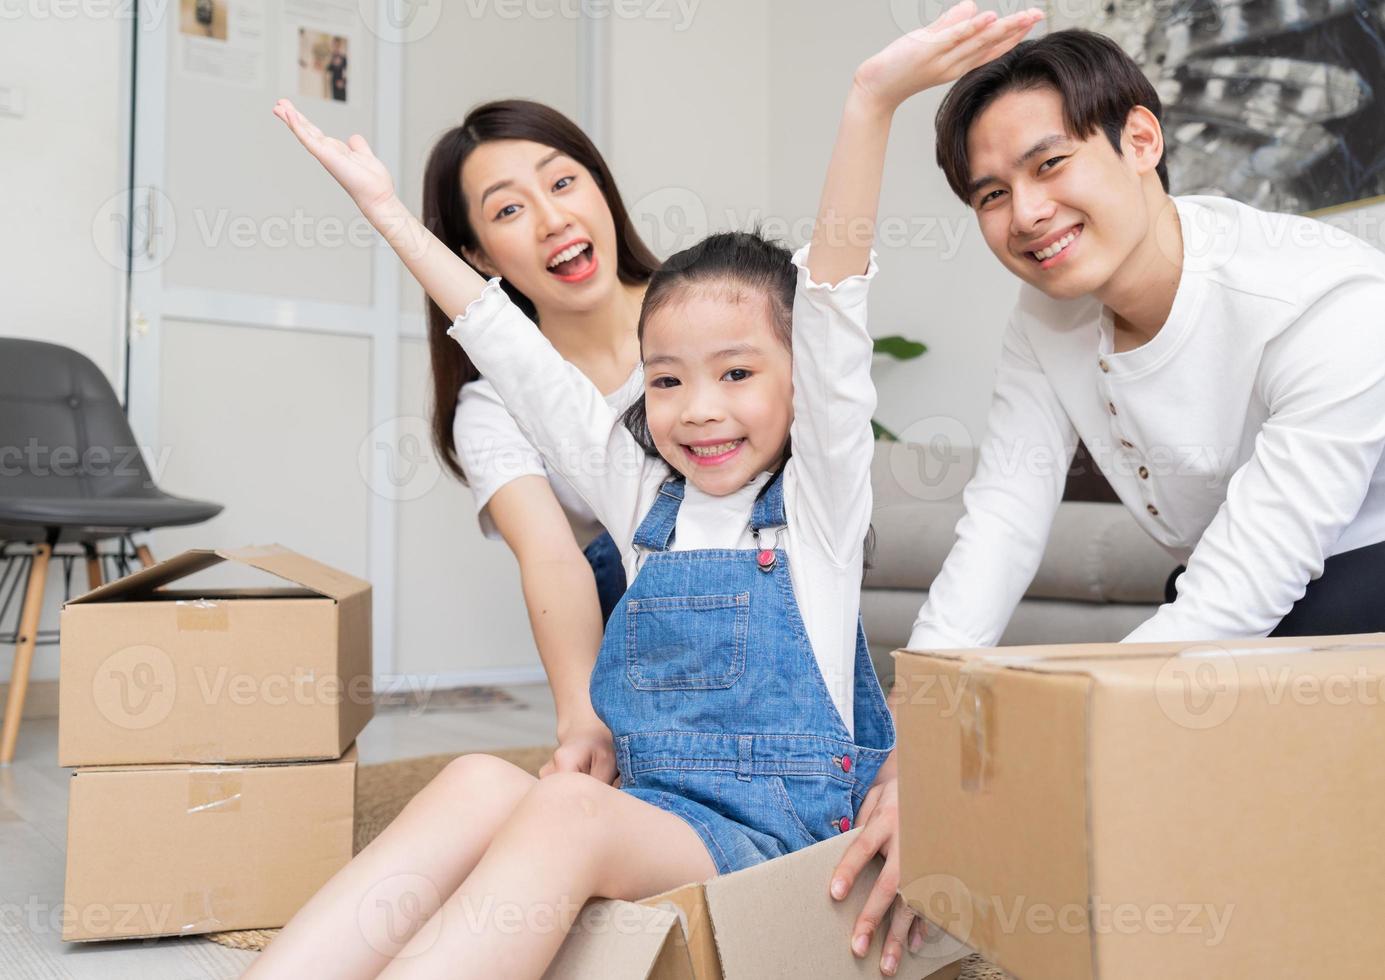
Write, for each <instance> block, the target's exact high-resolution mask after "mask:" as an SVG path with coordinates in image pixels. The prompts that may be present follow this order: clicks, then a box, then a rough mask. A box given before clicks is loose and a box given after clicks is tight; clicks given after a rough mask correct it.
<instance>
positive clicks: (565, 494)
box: [452, 365, 644, 548]
mask: <svg viewBox="0 0 1385 980" xmlns="http://www.w3.org/2000/svg"><path fill="white" fill-rule="evenodd" d="M642 394H644V368H643V367H642V366H639V365H636V367H635V369H634V370H633V371H631V372H630V376H629V377H628V378H626V379H625V381H624V382H623V383H622V384H621V386H620V387H619V388H617V389H616V390H615V391H613V392H611V393H610V394H608V395H606V396H605V398H606V404H608V405H610V406H611V410H612V411H614V412H615V413H616V414H620V413H622V412H624V411H625V410H626V409H627V408H629V407H630V404H631V403H632V402H634V401H636V400H637V399H638V398H639V397H640V395H642ZM452 445H453V446H454V447H455V448H456V451H457V459H458V461H459V462H460V463H461V464H462V472H464V473H465V474H466V479H467V485H468V486H469V487H470V488H471V494H472V499H473V500H474V501H475V505H476V519H477V521H478V522H479V523H480V525H481V533H482V534H484V535H485V536H486V537H488V538H491V539H493V540H499V539H500V536H501V535H500V529H499V528H497V527H496V526H495V522H494V521H493V520H492V519H491V515H490V500H491V497H493V496H495V493H496V491H498V490H499V489H500V488H501V487H504V486H506V485H507V484H509V483H511V482H512V481H514V480H517V479H519V478H520V477H522V476H541V477H543V478H544V479H545V480H547V481H548V483H549V486H551V487H552V488H553V496H554V497H555V498H556V499H557V501H558V506H560V507H562V509H563V514H564V515H565V516H566V517H567V520H568V524H570V525H571V526H572V535H573V537H574V538H575V539H576V540H577V544H578V545H580V546H581V547H583V548H585V547H586V546H587V545H589V544H590V543H591V542H592V540H593V539H594V538H596V537H598V536H599V535H600V534H601V532H602V530H603V528H602V527H601V522H600V521H598V520H597V519H596V515H595V514H593V513H592V510H591V508H590V507H588V506H587V503H586V501H585V500H583V499H582V498H581V497H579V496H578V495H577V491H576V490H573V489H572V485H571V484H570V483H568V482H567V480H565V479H563V476H562V474H561V473H555V472H553V471H552V470H550V469H549V468H548V466H547V465H546V464H545V463H544V461H543V456H541V455H540V454H539V451H538V450H537V449H535V448H534V447H533V446H532V445H530V443H529V440H528V439H526V438H525V437H524V433H523V432H521V431H520V429H519V426H518V425H517V424H516V423H515V420H514V419H513V418H512V417H511V416H510V413H509V412H508V411H507V410H506V408H505V403H504V402H502V401H501V400H500V394H499V393H498V392H497V391H496V390H495V386H494V385H492V384H491V383H490V382H489V381H488V380H486V379H485V378H478V379H477V380H475V381H471V382H469V383H467V384H464V385H462V390H461V391H460V392H459V393H458V395H457V410H456V412H455V413H454V414H453V416H452Z"/></svg>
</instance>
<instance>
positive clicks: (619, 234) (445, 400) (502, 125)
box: [423, 99, 659, 483]
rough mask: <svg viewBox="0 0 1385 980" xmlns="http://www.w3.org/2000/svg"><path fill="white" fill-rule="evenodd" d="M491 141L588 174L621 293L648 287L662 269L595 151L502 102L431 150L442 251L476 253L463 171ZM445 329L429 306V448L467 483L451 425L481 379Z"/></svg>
mask: <svg viewBox="0 0 1385 980" xmlns="http://www.w3.org/2000/svg"><path fill="white" fill-rule="evenodd" d="M495 140H529V141H531V142H534V143H540V144H542V145H544V146H549V147H552V148H553V149H555V150H561V151H562V152H563V153H565V154H566V155H567V156H569V157H571V158H572V159H573V160H576V161H577V162H578V163H580V164H582V166H584V167H586V168H587V170H588V171H590V172H591V175H592V178H593V179H594V180H595V181H596V184H597V186H598V187H600V188H601V194H602V196H603V197H605V198H606V204H607V206H608V207H609V208H610V209H611V217H612V218H613V219H614V220H615V228H616V275H617V276H618V277H619V279H620V281H621V282H623V283H625V284H626V285H634V284H638V283H646V282H648V281H649V278H650V276H652V275H653V274H654V270H655V268H657V267H658V265H659V261H658V259H656V258H655V257H654V253H653V252H651V251H650V250H649V248H648V247H647V246H646V245H645V244H644V242H643V241H641V240H640V237H639V235H638V234H637V233H636V232H635V230H634V228H633V227H632V226H631V224H630V216H629V214H628V213H627V212H626V210H625V202H624V201H622V200H621V197H620V191H619V190H617V189H616V181H615V178H614V177H613V176H612V175H611V170H610V168H609V167H607V166H606V161H605V160H604V159H603V158H602V156H601V153H600V151H599V150H597V148H596V146H595V144H593V143H592V141H591V140H590V139H588V138H587V134H586V133H584V132H582V130H581V129H580V128H579V127H578V126H577V124H576V123H574V122H573V121H572V120H571V119H569V118H567V116H565V115H563V114H562V113H561V112H559V111H558V110H556V109H553V108H550V107H549V106H546V105H543V104H542V103H539V102H530V101H527V100H525V99H504V100H501V101H498V102H487V103H485V104H483V105H479V106H477V107H476V108H474V109H472V110H471V111H470V112H468V113H467V115H466V118H465V119H463V120H462V124H461V125H460V126H457V127H455V128H453V129H449V130H448V131H447V132H446V133H444V134H443V135H442V136H441V137H440V138H439V139H438V141H437V143H435V144H434V145H433V150H432V152H431V153H430V154H429V155H428V165H427V167H426V168H425V169H424V172H423V224H424V226H425V227H427V228H428V230H429V231H431V232H432V233H433V234H435V235H437V236H438V238H439V239H440V240H441V241H442V243H443V244H444V245H446V246H447V247H448V248H450V249H451V250H452V251H453V252H454V253H456V254H457V255H458V256H462V249H464V248H468V249H475V248H476V247H477V245H478V239H477V237H476V229H475V228H473V227H472V226H471V221H470V220H469V219H468V218H467V212H466V201H465V200H464V199H463V198H462V177H461V175H462V164H464V163H465V162H466V160H467V157H469V156H471V154H472V152H473V151H475V149H476V148H477V147H478V146H480V145H482V144H483V143H490V142H493V141H495ZM463 259H464V257H463ZM468 264H470V263H468ZM477 271H478V273H479V272H480V270H477ZM480 274H481V275H483V276H484V275H485V274H484V273H480ZM501 286H502V288H504V290H505V292H506V293H507V294H509V297H510V299H512V300H513V301H514V302H515V304H516V305H517V306H518V307H519V308H520V309H521V310H523V311H524V313H525V314H526V315H527V316H529V317H530V318H531V319H535V320H537V312H536V311H535V309H534V304H533V303H532V302H530V300H529V297H527V296H525V295H524V294H523V293H521V292H520V291H519V290H517V289H515V288H514V286H512V285H511V284H510V283H509V282H507V281H505V280H504V279H502V280H501ZM450 326H452V321H450V320H449V319H448V318H447V314H445V313H443V311H442V310H441V309H439V308H438V305H437V304H436V303H434V302H433V301H432V300H431V299H429V300H428V351H429V354H430V356H431V360H432V364H433V417H432V432H433V448H434V450H435V451H436V452H437V454H438V459H440V460H442V462H443V464H444V465H445V466H446V467H447V468H448V469H449V470H451V471H452V472H453V473H454V474H455V475H456V476H457V478H458V479H459V480H461V481H462V482H463V483H465V482H466V474H465V473H463V472H462V467H461V463H460V462H459V461H458V459H457V450H456V447H455V446H454V445H453V442H452V419H453V416H454V414H455V413H456V410H457V392H458V391H460V390H461V387H462V385H464V384H466V383H467V382H469V381H475V380H476V379H477V378H478V377H480V372H479V371H477V370H476V365H474V364H472V363H471V358H469V357H467V355H466V352H465V351H464V350H462V348H461V345H460V344H458V343H457V342H456V341H455V340H453V339H452V338H451V337H449V336H447V328H448V327H450Z"/></svg>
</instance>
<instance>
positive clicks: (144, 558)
mask: <svg viewBox="0 0 1385 980" xmlns="http://www.w3.org/2000/svg"><path fill="white" fill-rule="evenodd" d="M135 554H137V555H139V563H140V564H141V565H143V566H144V567H145V568H148V567H149V566H150V565H152V564H154V553H153V552H152V551H150V550H149V546H148V545H147V544H142V545H138V546H136V548H135Z"/></svg>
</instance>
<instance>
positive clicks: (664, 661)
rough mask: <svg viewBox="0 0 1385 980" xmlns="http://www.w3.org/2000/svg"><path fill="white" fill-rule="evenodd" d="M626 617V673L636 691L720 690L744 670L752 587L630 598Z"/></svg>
mask: <svg viewBox="0 0 1385 980" xmlns="http://www.w3.org/2000/svg"><path fill="white" fill-rule="evenodd" d="M625 616H626V619H625V673H626V676H627V677H629V679H630V683H631V684H632V685H633V686H634V687H635V688H636V689H637V690H640V691H697V690H717V689H723V688H728V687H730V686H731V685H732V684H734V683H736V681H738V680H740V677H741V675H742V674H744V673H745V652H746V645H747V638H748V636H749V633H750V593H749V592H738V593H736V594H734V595H691V596H651V597H649V598H645V599H629V600H627V601H626V604H625Z"/></svg>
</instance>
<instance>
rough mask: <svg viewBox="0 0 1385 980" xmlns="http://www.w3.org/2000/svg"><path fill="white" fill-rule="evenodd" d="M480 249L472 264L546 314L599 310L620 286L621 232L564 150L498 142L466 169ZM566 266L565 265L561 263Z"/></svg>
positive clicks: (471, 255) (466, 194) (470, 255)
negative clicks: (618, 240) (618, 250)
mask: <svg viewBox="0 0 1385 980" xmlns="http://www.w3.org/2000/svg"><path fill="white" fill-rule="evenodd" d="M461 181H462V197H463V199H464V200H465V201H466V206H467V215H468V217H469V218H470V220H471V226H472V228H474V229H475V230H476V237H477V239H478V245H479V248H478V249H476V250H474V251H473V250H470V249H468V250H466V258H467V260H468V261H469V262H471V263H472V265H474V266H476V267H477V268H478V269H480V270H481V271H482V272H483V273H485V274H486V275H488V276H501V277H503V278H504V279H506V280H507V281H508V282H509V283H511V284H512V285H513V286H514V287H515V288H516V289H518V290H519V291H520V292H521V293H523V294H524V295H525V296H527V297H529V299H530V300H532V301H533V303H534V305H535V306H536V307H537V308H538V309H540V310H543V309H561V310H570V311H574V312H580V311H583V310H589V309H594V308H596V307H597V306H598V305H599V304H600V303H601V301H602V300H603V299H604V298H606V297H607V296H608V295H609V293H610V291H611V290H612V289H614V288H616V287H617V286H618V285H619V279H618V277H617V275H616V229H615V221H614V219H613V218H612V217H611V209H610V207H609V206H608V205H607V203H606V198H605V196H604V195H603V194H602V193H601V188H600V187H598V186H597V184H596V181H595V180H594V179H593V178H592V175H591V172H590V171H588V170H587V168H586V167H584V166H582V165H581V164H580V163H578V162H577V161H575V160H573V159H572V158H571V157H569V156H566V155H565V154H563V153H562V151H560V150H555V149H554V148H553V147H551V146H545V145H544V144H542V143H532V142H530V141H528V140H495V141H493V142H490V143H483V144H482V145H480V146H479V147H477V148H476V149H475V150H474V151H472V153H471V155H470V156H468V157H467V159H466V162H465V163H464V164H462V174H461ZM560 259H561V260H563V261H559V260H560Z"/></svg>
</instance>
